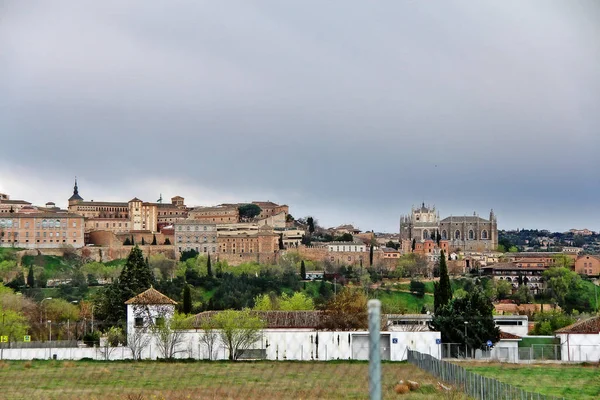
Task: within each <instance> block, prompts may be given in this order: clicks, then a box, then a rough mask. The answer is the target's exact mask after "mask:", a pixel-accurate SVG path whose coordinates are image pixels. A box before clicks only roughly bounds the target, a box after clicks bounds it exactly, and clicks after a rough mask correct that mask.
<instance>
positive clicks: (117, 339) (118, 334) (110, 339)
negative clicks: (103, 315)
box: [100, 326, 126, 361]
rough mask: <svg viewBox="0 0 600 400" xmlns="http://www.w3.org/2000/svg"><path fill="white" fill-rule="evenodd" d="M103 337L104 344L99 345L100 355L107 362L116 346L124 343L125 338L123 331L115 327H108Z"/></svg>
mask: <svg viewBox="0 0 600 400" xmlns="http://www.w3.org/2000/svg"><path fill="white" fill-rule="evenodd" d="M104 336H105V338H104V342H101V343H100V353H102V355H103V356H104V359H105V360H107V361H108V360H110V356H111V354H113V352H114V351H115V349H116V348H117V346H119V345H120V344H123V343H125V342H126V337H125V333H124V332H123V329H121V328H119V327H116V326H113V327H110V328H109V329H108V330H107V331H106V332H105V333H104Z"/></svg>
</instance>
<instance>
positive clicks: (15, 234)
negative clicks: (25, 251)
mask: <svg viewBox="0 0 600 400" xmlns="http://www.w3.org/2000/svg"><path fill="white" fill-rule="evenodd" d="M42 234H43V235H42V237H60V236H61V232H42ZM4 235H5V232H0V236H2V237H4ZM10 236H12V237H14V238H17V237H19V232H6V237H10ZM25 237H26V238H28V237H29V232H25ZM35 237H38V238H39V237H40V232H39V231H38V232H36V233H35ZM62 237H67V232H62ZM73 237H77V232H73Z"/></svg>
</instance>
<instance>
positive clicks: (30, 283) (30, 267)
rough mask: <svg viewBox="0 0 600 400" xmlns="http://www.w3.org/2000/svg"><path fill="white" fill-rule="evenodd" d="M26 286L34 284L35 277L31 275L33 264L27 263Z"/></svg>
mask: <svg viewBox="0 0 600 400" xmlns="http://www.w3.org/2000/svg"><path fill="white" fill-rule="evenodd" d="M27 286H29V287H30V288H32V287H34V286H35V279H34V277H33V265H31V264H29V271H28V272H27Z"/></svg>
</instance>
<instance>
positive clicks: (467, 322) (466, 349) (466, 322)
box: [465, 321, 469, 358]
mask: <svg viewBox="0 0 600 400" xmlns="http://www.w3.org/2000/svg"><path fill="white" fill-rule="evenodd" d="M467 325H469V321H465V358H467V353H468V351H469V350H468V348H467Z"/></svg>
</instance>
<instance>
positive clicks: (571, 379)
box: [461, 364, 600, 400]
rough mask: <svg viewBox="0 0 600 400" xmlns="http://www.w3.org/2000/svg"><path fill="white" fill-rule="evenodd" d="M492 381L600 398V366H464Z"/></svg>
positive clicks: (562, 394)
mask: <svg viewBox="0 0 600 400" xmlns="http://www.w3.org/2000/svg"><path fill="white" fill-rule="evenodd" d="M461 365H462V366H465V367H467V369H469V370H471V371H473V372H475V373H478V374H481V375H483V376H486V377H489V378H496V379H498V380H499V381H502V382H506V383H510V384H511V385H514V386H517V387H519V388H522V389H526V390H528V391H530V392H536V393H541V394H545V395H551V396H557V397H564V398H566V399H577V400H591V399H598V398H600V367H599V366H598V365H597V364H596V365H585V364H584V365H554V364H537V365H514V364H483V365H482V364H469V365H465V364H461Z"/></svg>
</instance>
